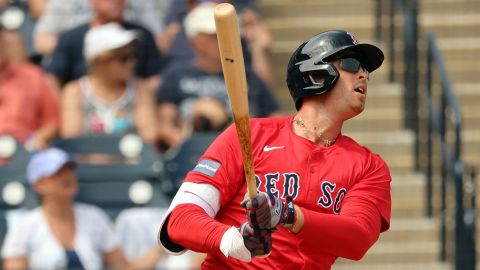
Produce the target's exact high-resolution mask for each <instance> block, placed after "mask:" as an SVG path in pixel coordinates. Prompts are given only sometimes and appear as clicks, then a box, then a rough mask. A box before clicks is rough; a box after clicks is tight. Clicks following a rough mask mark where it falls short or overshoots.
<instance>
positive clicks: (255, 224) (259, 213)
mask: <svg viewBox="0 0 480 270" xmlns="http://www.w3.org/2000/svg"><path fill="white" fill-rule="evenodd" d="M240 205H241V206H242V207H243V208H245V210H246V214H247V219H248V222H249V224H250V225H251V227H252V228H254V229H255V230H262V229H274V228H275V227H276V226H278V225H281V226H286V227H290V226H291V225H292V224H293V222H294V221H295V210H294V207H293V201H292V198H291V197H287V199H286V202H283V201H282V200H280V199H279V198H278V197H277V196H275V195H273V194H270V193H265V192H260V193H258V194H257V196H256V197H255V198H253V199H248V198H246V199H245V200H244V201H242V203H241V204H240Z"/></svg>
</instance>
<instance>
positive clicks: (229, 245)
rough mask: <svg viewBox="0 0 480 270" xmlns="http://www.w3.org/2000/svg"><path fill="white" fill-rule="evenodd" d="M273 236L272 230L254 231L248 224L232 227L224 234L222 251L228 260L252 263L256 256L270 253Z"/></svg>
mask: <svg viewBox="0 0 480 270" xmlns="http://www.w3.org/2000/svg"><path fill="white" fill-rule="evenodd" d="M271 236H272V235H271V230H254V229H253V228H252V227H251V226H250V224H248V222H244V223H243V224H242V225H240V228H235V227H231V228H230V229H228V230H227V231H226V232H225V233H224V234H223V236H222V240H221V241H220V251H221V252H222V253H223V255H225V257H227V258H228V257H232V258H235V259H238V260H241V261H244V262H250V261H251V260H252V258H253V257H255V256H262V255H266V254H269V253H270V251H271V250H272V237H271Z"/></svg>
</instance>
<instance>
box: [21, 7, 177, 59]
mask: <svg viewBox="0 0 480 270" xmlns="http://www.w3.org/2000/svg"><path fill="white" fill-rule="evenodd" d="M30 1H31V0H30ZM36 1H42V0H36ZM43 1H45V0H43ZM170 1H171V0H153V1H152V0H148V1H138V0H127V8H126V9H125V11H124V13H123V17H124V18H125V19H126V20H127V21H131V22H134V23H137V24H139V25H142V26H144V27H146V28H147V29H148V30H150V31H151V32H152V33H153V34H154V35H155V37H156V40H157V41H158V39H159V37H160V36H161V33H162V31H163V16H164V13H166V11H165V9H167V7H168V5H169V4H170ZM93 15H94V11H93V10H92V8H91V6H90V2H89V0H68V1H64V0H48V4H47V7H46V10H45V12H44V14H43V15H42V16H41V17H40V19H39V20H38V23H37V24H36V26H35V29H34V42H35V48H36V50H37V51H38V52H39V53H40V54H42V55H49V54H50V53H52V51H53V50H54V49H55V46H56V44H57V41H58V36H59V35H60V33H62V32H64V31H67V30H70V29H72V28H75V27H77V26H79V25H81V24H84V23H87V22H88V21H89V20H91V19H92V17H93Z"/></svg>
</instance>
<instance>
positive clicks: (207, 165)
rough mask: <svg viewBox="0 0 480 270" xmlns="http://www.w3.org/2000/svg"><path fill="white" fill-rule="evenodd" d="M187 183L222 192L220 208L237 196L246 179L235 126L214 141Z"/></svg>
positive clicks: (187, 177)
mask: <svg viewBox="0 0 480 270" xmlns="http://www.w3.org/2000/svg"><path fill="white" fill-rule="evenodd" d="M185 181H187V182H194V183H207V184H211V185H213V186H214V187H216V188H217V189H218V190H219V191H220V208H222V207H223V206H225V204H227V203H228V202H229V201H230V200H231V199H232V197H233V196H235V195H236V194H237V192H238V190H239V189H240V188H242V186H243V184H244V183H245V177H244V170H243V163H242V157H241V151H240V143H239V141H238V136H237V131H236V128H235V125H231V126H230V127H228V128H227V129H226V130H225V131H224V132H223V133H222V134H220V135H219V136H218V137H217V138H216V139H215V140H214V141H213V143H212V144H211V145H210V147H209V148H208V149H207V151H205V153H204V154H203V155H202V156H201V157H200V159H199V160H198V162H197V165H196V166H195V167H194V168H193V170H192V171H190V172H189V173H188V174H187V176H186V177H185Z"/></svg>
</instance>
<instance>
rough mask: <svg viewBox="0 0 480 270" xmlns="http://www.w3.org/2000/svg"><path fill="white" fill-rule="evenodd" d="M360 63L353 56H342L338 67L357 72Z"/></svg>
mask: <svg viewBox="0 0 480 270" xmlns="http://www.w3.org/2000/svg"><path fill="white" fill-rule="evenodd" d="M361 65H362V64H361V63H360V61H358V60H357V59H355V58H342V59H341V60H340V67H341V68H343V69H344V70H346V71H348V72H351V73H357V72H358V71H359V70H360V67H361Z"/></svg>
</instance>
